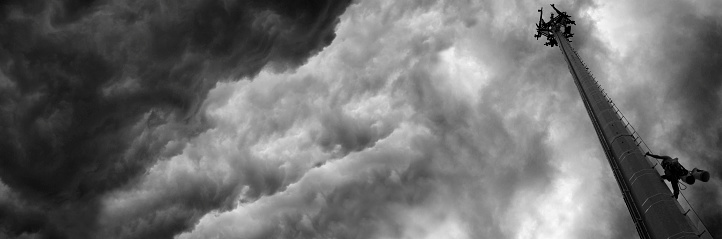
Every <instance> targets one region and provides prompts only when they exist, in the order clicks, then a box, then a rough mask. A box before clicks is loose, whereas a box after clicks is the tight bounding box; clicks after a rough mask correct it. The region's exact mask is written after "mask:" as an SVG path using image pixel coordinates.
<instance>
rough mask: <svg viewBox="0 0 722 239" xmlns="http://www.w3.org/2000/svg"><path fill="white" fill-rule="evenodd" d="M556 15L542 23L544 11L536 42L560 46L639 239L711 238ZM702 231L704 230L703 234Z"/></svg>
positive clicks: (567, 22)
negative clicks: (647, 152) (667, 180)
mask: <svg viewBox="0 0 722 239" xmlns="http://www.w3.org/2000/svg"><path fill="white" fill-rule="evenodd" d="M551 6H552V8H554V10H555V12H556V13H557V15H556V16H554V13H552V14H551V18H550V19H549V21H547V22H544V20H542V16H541V14H542V10H541V9H540V10H539V12H540V16H539V23H538V24H537V34H536V35H534V37H536V38H537V39H539V38H540V37H545V38H546V41H547V42H546V43H544V45H546V46H550V47H555V46H558V47H559V50H561V52H562V54H563V55H564V60H566V62H567V64H568V67H569V72H570V73H571V74H572V78H573V79H574V84H575V85H576V86H577V89H578V90H579V95H580V96H581V98H582V101H583V103H584V107H585V108H586V110H587V113H588V114H589V119H590V120H591V122H592V125H593V126H594V130H595V131H596V133H597V137H599V142H600V143H601V146H602V149H603V150H604V153H605V154H606V157H607V161H608V162H609V166H610V167H611V169H612V172H613V174H614V178H615V179H616V181H617V184H618V185H619V189H620V190H621V191H622V197H623V198H624V202H625V204H626V205H627V209H628V210H629V213H630V215H631V216H632V220H633V221H634V224H635V226H636V228H637V232H638V233H639V237H640V238H642V239H645V238H655V239H656V238H700V237H702V238H711V236H710V235H709V233H706V229H705V228H703V227H704V226H702V228H699V229H698V228H697V226H696V225H695V224H694V223H693V222H692V220H690V218H689V217H688V216H687V213H688V212H689V211H687V212H684V211H683V210H682V206H681V205H680V204H679V202H678V201H677V200H676V199H675V198H674V197H672V194H671V193H670V190H669V188H668V187H667V185H665V183H664V181H663V180H662V178H661V177H660V174H659V173H658V172H657V170H656V169H655V167H656V166H657V164H652V163H650V161H648V160H647V158H646V157H645V156H644V153H645V152H644V151H642V149H641V148H640V146H639V143H637V139H638V138H637V136H638V135H637V136H635V133H636V131H634V130H633V127H632V131H634V132H630V129H629V127H631V125H629V123H628V122H627V123H625V121H626V119H625V118H623V117H620V113H619V110H618V109H617V107H616V106H615V105H614V104H613V103H612V102H611V100H610V99H609V98H608V97H607V95H606V94H605V93H604V91H603V89H602V88H601V87H600V85H599V84H598V83H597V81H596V80H595V79H594V78H593V77H592V75H591V73H590V72H589V71H588V68H587V67H586V66H585V65H584V63H583V62H582V60H581V58H580V57H579V55H578V54H577V53H576V52H575V51H574V49H573V48H572V46H571V45H570V42H571V41H570V40H569V38H571V37H572V36H573V34H572V33H571V25H576V23H575V22H574V21H572V20H571V18H570V17H569V15H567V14H566V12H561V11H559V10H558V9H556V8H555V7H554V4H552V5H551ZM700 229H703V230H700Z"/></svg>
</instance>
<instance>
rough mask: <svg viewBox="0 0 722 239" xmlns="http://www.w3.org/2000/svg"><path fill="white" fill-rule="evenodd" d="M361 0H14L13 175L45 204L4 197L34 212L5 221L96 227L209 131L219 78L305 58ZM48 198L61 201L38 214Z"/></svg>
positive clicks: (6, 82)
mask: <svg viewBox="0 0 722 239" xmlns="http://www.w3.org/2000/svg"><path fill="white" fill-rule="evenodd" d="M348 4H349V1H308V2H297V1H287V2H286V1H211V0H209V1H184V2H182V3H175V2H167V1H150V2H146V1H142V2H127V1H104V2H100V1H5V2H3V3H2V9H3V10H2V15H0V16H1V17H2V22H1V23H0V26H1V27H0V29H2V30H0V38H1V39H2V40H0V52H1V53H0V55H2V57H0V92H1V94H2V96H1V97H2V99H1V100H0V107H1V108H0V109H2V124H3V127H2V135H4V136H3V138H2V140H0V149H1V151H2V152H3V156H2V158H1V159H0V163H1V164H2V167H0V175H1V178H2V181H3V182H4V183H5V185H7V186H8V187H9V188H11V189H12V191H13V192H15V193H16V194H17V197H18V199H16V200H23V201H26V200H27V201H28V202H33V203H32V204H35V205H39V206H37V207H39V208H35V207H28V208H27V211H26V210H25V209H22V208H17V207H16V206H18V205H19V204H13V202H12V201H11V202H3V204H4V205H5V204H8V205H14V206H7V207H8V208H12V210H10V211H12V214H13V215H15V216H18V217H14V218H29V219H28V220H31V221H33V222H25V221H22V220H19V221H17V222H16V223H11V225H7V226H6V227H5V228H8V229H7V230H9V231H10V232H9V233H10V234H15V235H19V234H22V233H36V232H37V233H39V234H41V235H50V236H53V237H65V236H67V237H88V236H89V235H92V231H93V230H95V221H96V220H97V213H98V202H97V199H98V198H99V197H101V196H102V195H103V194H105V193H107V192H109V191H112V190H115V189H118V188H120V187H123V186H124V185H127V184H129V183H133V182H134V181H135V180H137V177H138V176H141V175H142V174H143V173H145V172H146V171H147V170H148V168H149V167H151V166H153V165H154V164H155V163H156V162H157V161H158V160H161V159H168V158H170V157H172V156H174V155H177V154H179V153H181V152H182V151H181V150H182V148H183V144H185V142H186V141H187V140H188V139H190V138H192V137H194V136H196V135H198V134H199V133H200V132H203V131H204V130H206V129H207V128H208V125H207V124H206V123H205V119H204V118H203V115H202V114H199V113H198V112H199V108H200V105H201V104H202V102H203V100H204V99H205V98H206V96H207V92H208V91H209V90H210V89H211V88H212V87H213V86H214V85H215V83H216V82H218V81H219V80H225V79H240V78H243V77H252V76H254V75H256V74H257V73H258V72H259V71H260V70H261V69H262V68H264V67H266V66H268V67H269V68H271V69H274V70H275V71H279V72H282V71H285V70H290V69H292V68H295V67H297V66H298V65H301V64H303V63H304V62H305V61H306V59H307V58H308V57H310V56H312V55H314V54H316V53H317V52H318V51H320V50H321V49H322V48H323V47H324V46H326V45H328V44H329V43H330V42H331V41H332V40H333V39H334V37H335V34H334V28H335V26H336V24H337V23H338V16H339V15H340V14H341V13H343V11H344V10H345V8H346V7H347V6H348ZM40 208H51V209H49V212H48V213H47V215H44V217H41V218H35V216H29V215H30V214H34V215H36V216H37V213H34V212H36V211H37V210H39V209H40ZM16 214H21V215H16ZM68 219H72V220H68ZM183 228H184V227H182V226H179V227H176V228H175V229H174V230H175V231H178V230H182V229H183Z"/></svg>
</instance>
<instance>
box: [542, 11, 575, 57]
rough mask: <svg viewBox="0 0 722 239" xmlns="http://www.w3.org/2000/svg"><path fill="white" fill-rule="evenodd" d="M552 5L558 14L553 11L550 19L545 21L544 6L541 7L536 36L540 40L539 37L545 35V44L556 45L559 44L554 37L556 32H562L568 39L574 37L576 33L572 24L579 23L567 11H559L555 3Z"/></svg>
mask: <svg viewBox="0 0 722 239" xmlns="http://www.w3.org/2000/svg"><path fill="white" fill-rule="evenodd" d="M551 5H552V8H554V11H556V12H557V15H556V16H554V13H552V14H551V18H550V19H549V21H547V22H544V19H542V15H543V14H544V13H543V12H542V10H544V8H541V9H539V10H538V12H539V23H537V24H536V34H534V37H536V39H537V40H539V37H542V36H544V37H546V40H547V42H546V43H544V45H545V46H550V47H554V46H556V45H558V44H559V43H558V42H557V40H556V39H555V38H554V34H562V36H564V37H566V38H567V39H569V38H572V37H573V36H574V34H572V26H571V25H577V23H576V22H574V21H572V19H571V18H570V16H569V15H567V12H562V11H559V9H557V8H556V7H554V4H551ZM562 30H563V31H562ZM570 42H571V40H570Z"/></svg>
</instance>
